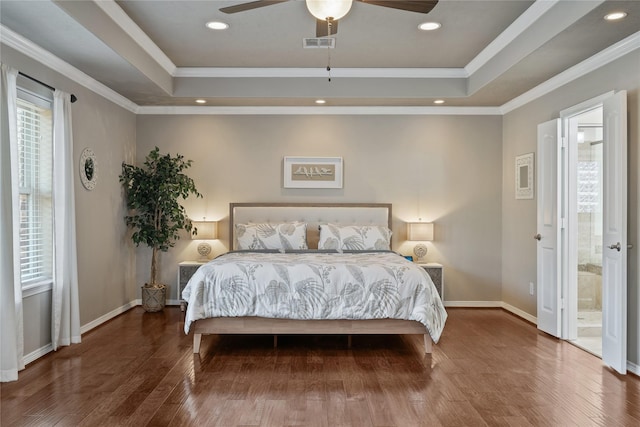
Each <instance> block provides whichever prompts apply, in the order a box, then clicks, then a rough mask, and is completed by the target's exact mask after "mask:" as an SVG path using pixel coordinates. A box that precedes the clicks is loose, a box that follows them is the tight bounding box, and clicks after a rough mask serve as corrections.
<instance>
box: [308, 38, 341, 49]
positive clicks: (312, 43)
mask: <svg viewBox="0 0 640 427" xmlns="http://www.w3.org/2000/svg"><path fill="white" fill-rule="evenodd" d="M302 47H304V48H305V49H317V48H325V49H333V48H335V47H336V39H335V38H333V37H316V38H309V39H302Z"/></svg>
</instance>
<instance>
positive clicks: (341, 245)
mask: <svg viewBox="0 0 640 427" xmlns="http://www.w3.org/2000/svg"><path fill="white" fill-rule="evenodd" d="M391 234H392V232H391V230H389V229H388V228H387V227H384V226H379V225H344V226H340V225H335V224H321V225H320V241H319V242H318V249H337V250H342V249H346V250H364V251H370V250H389V249H391Z"/></svg>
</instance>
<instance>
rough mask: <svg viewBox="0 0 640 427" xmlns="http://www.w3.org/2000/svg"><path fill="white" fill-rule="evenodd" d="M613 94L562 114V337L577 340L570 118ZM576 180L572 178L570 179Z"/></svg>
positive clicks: (574, 183) (574, 139)
mask: <svg viewBox="0 0 640 427" xmlns="http://www.w3.org/2000/svg"><path fill="white" fill-rule="evenodd" d="M614 94H615V92H614V91H610V92H607V93H604V94H602V95H599V96H596V97H595V98H591V99H588V100H586V101H584V102H581V103H579V104H577V105H574V106H572V107H569V108H566V109H564V110H562V111H560V120H561V123H562V138H563V139H564V140H565V141H566V148H565V152H566V155H565V156H564V164H563V171H562V179H563V189H564V190H567V189H568V191H564V194H563V196H562V203H563V215H562V216H563V218H566V219H567V221H566V222H567V224H566V225H567V226H566V227H565V228H564V229H563V231H562V232H563V236H562V240H563V241H564V242H566V244H564V245H563V248H562V270H563V271H562V295H563V299H564V302H565V304H564V308H565V309H564V310H562V314H561V316H562V318H561V323H562V334H561V336H560V338H562V339H566V340H575V339H576V338H577V332H578V286H577V282H578V272H577V266H578V253H577V249H578V233H577V226H578V224H577V210H576V209H570V208H569V206H574V207H575V206H576V204H577V180H576V179H575V177H576V176H577V173H578V171H577V156H578V150H577V144H578V140H577V133H575V132H570V130H571V129H570V126H571V119H573V118H574V117H575V116H578V115H580V114H582V113H586V112H587V111H590V110H593V109H595V108H598V107H602V106H603V104H604V101H605V99H608V98H611V97H612V96H613V95H614ZM571 178H573V179H571ZM603 309H604V307H603Z"/></svg>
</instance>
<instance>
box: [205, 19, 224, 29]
mask: <svg viewBox="0 0 640 427" xmlns="http://www.w3.org/2000/svg"><path fill="white" fill-rule="evenodd" d="M206 25H207V28H209V29H211V30H226V29H227V28H229V24H227V23H226V22H220V21H209V22H207V24H206Z"/></svg>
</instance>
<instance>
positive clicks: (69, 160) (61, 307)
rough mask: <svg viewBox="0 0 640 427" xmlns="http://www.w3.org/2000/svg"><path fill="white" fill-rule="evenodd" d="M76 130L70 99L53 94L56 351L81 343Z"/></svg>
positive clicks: (53, 327)
mask: <svg viewBox="0 0 640 427" xmlns="http://www.w3.org/2000/svg"><path fill="white" fill-rule="evenodd" d="M72 129H73V128H72V126H71V101H70V95H69V94H67V93H65V92H62V91H60V90H56V91H55V92H54V94H53V198H54V207H53V222H54V237H53V240H54V245H55V246H54V280H53V296H52V310H51V312H52V319H51V344H52V346H53V349H54V350H56V349H57V348H58V347H60V346H63V345H69V344H71V343H79V342H80V306H79V302H78V261H77V259H78V258H77V253H76V213H75V212H76V210H75V197H74V187H73V177H74V170H75V169H74V167H73V166H74V162H73V137H72V135H71V133H72Z"/></svg>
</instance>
